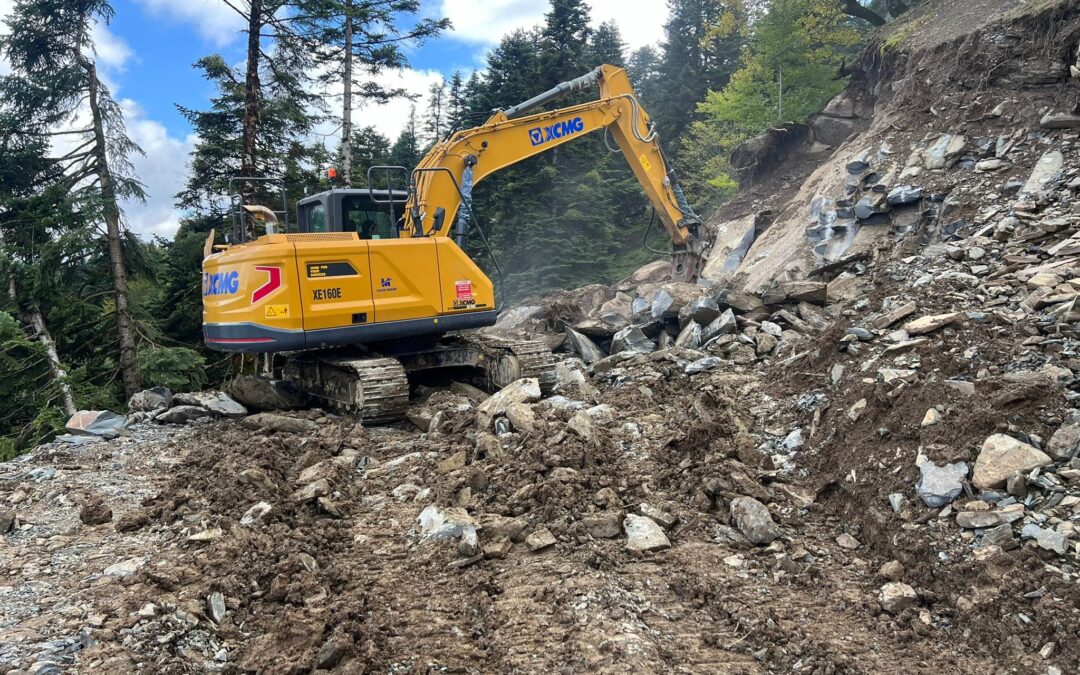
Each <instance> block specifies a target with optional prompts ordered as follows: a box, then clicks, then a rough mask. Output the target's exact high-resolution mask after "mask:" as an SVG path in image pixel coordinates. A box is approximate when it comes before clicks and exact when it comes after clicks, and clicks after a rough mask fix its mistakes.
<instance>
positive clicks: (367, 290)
mask: <svg viewBox="0 0 1080 675" xmlns="http://www.w3.org/2000/svg"><path fill="white" fill-rule="evenodd" d="M202 290H203V329H204V333H205V339H206V343H207V346H209V347H212V348H214V349H218V350H222V351H241V352H283V351H296V350H303V349H316V348H321V347H331V346H336V345H350V344H363V343H370V342H379V341H389V340H395V339H398V338H403V337H409V336H417V335H431V334H436V335H437V334H442V333H446V332H449V331H454V330H464V329H468V328H477V327H481V326H487V325H491V324H494V323H495V318H496V308H495V292H494V288H493V286H492V283H491V280H490V279H488V277H487V276H486V275H485V274H484V273H483V272H482V271H481V270H480V268H479V267H477V266H476V264H475V263H474V262H473V261H472V260H471V259H470V258H469V256H468V255H466V254H465V252H464V251H462V250H461V248H459V247H458V245H457V244H456V243H454V241H453V240H451V239H449V238H447V237H437V236H436V237H426V238H423V239H419V238H400V239H375V240H364V239H360V237H359V235H358V234H357V233H356V232H333V233H309V234H272V235H266V236H263V237H259V238H258V239H256V240H254V241H251V242H248V243H246V244H241V245H238V246H230V247H229V248H227V249H226V250H224V251H221V252H218V253H214V254H212V255H210V256H208V257H207V258H206V259H205V260H204V261H203V289H202Z"/></svg>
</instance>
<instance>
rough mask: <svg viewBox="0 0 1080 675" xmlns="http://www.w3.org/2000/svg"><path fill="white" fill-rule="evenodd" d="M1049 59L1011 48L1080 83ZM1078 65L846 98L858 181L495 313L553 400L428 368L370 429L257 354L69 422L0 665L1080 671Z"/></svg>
mask: <svg viewBox="0 0 1080 675" xmlns="http://www.w3.org/2000/svg"><path fill="white" fill-rule="evenodd" d="M913 11H918V10H913ZM1055 16H1056V17H1057V18H1058V19H1059V20H1061V21H1064V19H1062V18H1061V16H1058V15H1055ZM1069 21H1070V22H1069V23H1068V26H1073V25H1074V24H1075V25H1077V26H1080V19H1078V18H1076V17H1074V18H1073V19H1070V20H1069ZM1010 31H1014V32H1015V27H1007V29H1002V31H1001V32H1000V33H995V32H990V33H987V35H988V36H989V37H986V39H985V41H984V42H985V43H986V44H989V43H991V42H992V43H993V44H995V45H997V44H999V43H1001V42H1002V41H1001V40H998V38H996V37H994V36H996V35H999V34H1005V35H1011V34H1012V32H1010ZM963 39H967V38H963ZM971 39H972V40H974V41H975V43H976V44H984V42H979V40H982V38H978V39H976V38H971ZM958 40H960V43H958V44H956V45H947V46H949V47H950V49H952V47H954V46H955V47H956V49H952V50H951V51H950V52H949V53H950V54H952V53H954V52H955V53H961V52H962V53H963V54H966V55H967V56H965V57H964V58H969V59H970V58H974V57H972V56H971V53H972V51H973V49H972V47H971V44H968V43H967V42H963V40H961V39H959V38H958ZM1008 44H1021V43H1017V42H1009V43H1008ZM961 47H963V49H960V48H961ZM974 51H975V52H978V50H977V49H975V50H974ZM935 54H937V55H940V52H933V54H931V56H933V55H935ZM1042 54H1043V53H1042V52H1039V54H1038V58H1035V57H1034V56H1033V57H1032V58H1031V59H1029V60H1027V61H1021V62H1017V63H1013V64H1012V65H1010V67H1009V68H1008V69H1004V70H1007V71H1008V72H1007V73H1006V74H1008V75H1009V77H1014V76H1015V77H1021V76H1023V77H1037V78H1040V79H1039V81H1040V82H1042V81H1043V80H1045V79H1046V77H1047V75H1046V73H1047V72H1051V71H1052V72H1051V74H1052V73H1058V75H1055V76H1054V77H1060V78H1065V77H1068V73H1070V72H1071V71H1069V69H1068V68H1067V67H1066V64H1064V62H1062V63H1060V64H1059V63H1057V62H1056V61H1046V58H1045V57H1044V56H1043V55H1042ZM928 58H929V57H928ZM1070 58H1073V60H1075V54H1072V55H1070ZM912 59H914V56H912ZM1040 59H1041V60H1040ZM1043 61H1046V63H1043ZM913 63H914V64H915V65H913V66H912V68H922V67H924V66H923V65H919V64H920V63H923V62H921V61H918V60H914V61H913ZM1040 63H1043V65H1042V66H1040V65H1039V64H1040ZM924 65H925V64H924ZM1070 65H1071V64H1070ZM1074 67H1075V66H1074ZM1040 68H1041V69H1040ZM1004 70H1003V72H1004ZM893 72H894V74H895V73H902V72H904V71H903V70H902V69H900V70H896V71H893ZM920 72H921V71H920ZM1076 72H1078V73H1080V71H1076ZM1017 73H1019V75H1018V74H1017ZM1057 82H1058V81H1057V80H1054V79H1052V78H1051V79H1050V80H1047V81H1046V83H1044V84H1043V85H1038V86H1045V87H1046V89H1036V88H1031V87H1029V88H1025V89H1016V84H1015V82H1013V83H1012V84H1008V83H1000V84H999V85H994V86H993V87H990V88H988V89H985V90H982V89H980V90H979V91H978V92H974V93H973V92H966V91H964V92H961V93H956V94H955V96H956V97H957V100H952V99H950V100H952V102H953V103H955V104H956V105H953V106H942V105H935V104H927V106H926V110H918V111H915V112H911V110H910V109H909V108H903V106H904V105H910V102H908V103H905V102H904V101H900V102H896V101H894V102H893V103H890V104H888V106H886V107H884V108H882V107H881V106H884V105H885V104H884V103H881V102H878V103H877V104H876V105H878V109H877V112H874V110H873V109H874V105H875V103H874V101H868V100H865V99H863V100H851V98H850V97H851V96H853V94H852V93H851V91H849V92H845V94H843V95H842V96H841V97H840V98H839V99H838V100H836V101H834V102H833V103H832V104H830V106H829V107H828V108H827V109H826V113H827V114H828V116H830V118H835V119H837V120H841V119H842V120H845V123H844V124H843V125H841V126H842V127H843V128H840V127H839V126H838V127H837V128H836V129H834V131H836V134H834V135H835V136H836V138H833V139H832V142H833V145H834V146H836V147H834V148H833V149H831V150H830V152H831V153H832V154H831V155H830V157H829V163H830V164H829V167H833V168H837V169H838V173H837V175H836V176H832V178H835V179H836V180H833V179H832V178H831V179H829V180H825V179H824V178H822V175H823V174H826V173H828V171H824V170H822V171H821V172H820V173H819V174H818V173H816V174H814V175H813V176H811V177H808V178H807V179H806V180H805V181H804V182H803V185H802V187H798V186H796V187H793V188H792V189H791V190H789V191H788V193H786V194H785V195H783V197H782V198H783V199H784V200H785V201H784V203H783V204H782V205H781V206H780V207H779V208H778V209H777V211H776V213H774V214H773V215H772V216H769V217H766V216H765V215H762V214H751V215H750V216H749V217H748V218H743V219H741V220H739V222H740V223H742V224H743V225H748V226H749V227H750V228H751V231H752V232H751V234H752V235H753V236H750V237H746V236H744V233H742V232H735V233H734V234H735V235H737V236H732V240H733V241H734V240H738V242H740V243H739V246H738V248H737V250H736V249H729V248H724V247H720V248H715V249H714V252H713V253H714V258H715V259H714V260H713V261H711V263H712V264H711V266H710V268H711V269H713V270H716V269H721V268H723V269H725V270H726V271H725V273H724V275H722V278H714V279H712V280H711V281H706V282H704V283H702V284H683V283H671V282H670V281H668V280H667V279H668V278H669V276H670V266H669V265H668V264H667V263H664V262H659V263H654V264H651V265H648V266H646V267H644V268H642V269H640V270H638V271H637V272H635V273H634V274H633V275H631V276H630V277H628V278H627V279H624V280H623V281H621V282H619V283H617V284H613V285H611V286H604V285H593V286H589V287H586V288H583V289H578V290H575V291H561V292H557V293H552V294H549V295H547V296H545V297H543V298H536V299H533V300H529V301H526V302H524V303H522V304H521V305H520V306H518V307H516V308H514V309H512V310H510V311H507V312H506V313H504V315H503V317H502V319H501V320H500V323H499V325H498V326H497V327H496V328H495V329H496V330H499V331H509V332H517V333H521V334H526V335H528V336H530V337H536V338H540V339H543V340H545V341H546V342H547V343H548V344H549V345H550V346H551V347H552V349H553V351H554V352H555V354H556V358H557V361H558V366H557V369H556V374H557V381H556V383H555V385H554V388H553V390H552V391H550V392H546V390H541V387H540V386H539V383H538V382H537V381H535V380H529V379H524V380H519V381H517V382H515V383H513V384H511V385H510V386H507V387H505V388H503V389H502V390H501V391H499V392H495V393H491V392H486V391H482V390H480V389H478V388H476V387H475V386H472V385H471V384H467V383H465V382H454V383H452V384H450V385H448V386H444V385H443V384H440V385H439V386H434V385H433V384H432V383H430V382H427V383H425V382H422V381H417V382H414V383H413V390H414V391H413V393H414V398H413V400H412V402H411V403H410V408H409V411H408V419H407V421H405V422H402V423H400V424H397V425H393V426H371V425H364V424H363V422H362V421H361V420H358V419H356V418H355V417H354V416H350V415H347V414H340V413H337V412H334V411H331V410H323V409H320V408H318V407H312V402H311V401H307V400H305V399H304V397H303V396H300V395H298V394H297V393H296V392H295V391H292V390H291V389H290V388H289V387H288V386H286V385H284V384H283V383H280V382H274V381H271V380H265V379H262V378H252V377H243V376H242V377H240V378H238V379H237V380H236V381H234V382H232V383H230V384H229V385H228V387H226V392H225V393H222V392H201V393H188V394H180V393H176V394H174V393H172V392H168V391H166V390H148V391H145V392H141V393H140V394H138V395H136V396H135V397H133V398H132V400H131V401H130V403H129V414H128V416H127V417H126V418H125V417H123V416H118V415H112V414H106V413H101V412H95V411H84V412H82V413H80V414H79V415H77V416H76V418H73V420H72V423H71V425H70V431H71V434H72V435H71V436H70V437H62V438H60V439H58V440H57V441H55V442H53V443H50V444H47V445H45V446H42V447H40V448H37V449H36V450H35V451H34V452H32V453H30V454H28V455H25V456H23V457H20V458H18V459H17V460H15V461H13V462H9V463H6V464H3V465H0V606H2V607H3V610H4V611H3V612H2V613H0V635H2V637H0V667H2V668H3V669H6V670H7V671H9V672H35V673H41V672H54V671H56V670H59V669H63V668H70V667H77V668H79V669H81V670H85V671H94V672H98V671H104V672H128V671H131V670H136V669H146V670H151V671H170V672H179V671H190V670H200V671H234V670H243V671H271V672H286V671H287V672H293V671H308V670H341V671H344V672H353V671H357V670H371V671H392V672H405V671H409V672H412V671H444V670H446V671H462V672H473V671H475V672H549V671H557V670H558V671H561V670H574V671H587V670H600V671H611V672H615V671H618V672H660V671H681V670H685V671H710V672H713V671H729V670H730V671H732V672H779V671H792V672H895V671H896V670H897V669H898V665H897V664H904V665H903V667H902V668H901V669H906V670H926V671H927V672H929V671H931V670H933V671H934V672H948V673H952V672H955V673H961V672H965V673H966V672H979V671H984V670H985V671H987V672H1005V671H1008V672H1032V673H1046V674H1047V675H1056V674H1061V673H1069V672H1073V671H1075V668H1076V663H1078V662H1080V644H1078V643H1077V642H1076V639H1075V636H1076V632H1077V630H1078V628H1080V617H1078V614H1077V607H1080V531H1078V527H1080V407H1078V405H1077V402H1078V400H1080V377H1078V376H1080V358H1078V355H1077V353H1076V352H1077V345H1078V344H1080V342H1078V340H1080V335H1078V331H1080V309H1078V308H1077V307H1076V300H1077V297H1080V127H1077V126H1076V121H1075V115H1072V114H1071V113H1067V112H1066V110H1067V109H1066V107H1065V106H1064V105H1063V104H1062V101H1061V99H1060V98H1059V97H1057V96H1056V93H1054V92H1057V91H1058V90H1059V89H1060V87H1059V86H1058V84H1057ZM1029 84H1030V83H1029ZM893 85H896V86H893ZM912 86H914V85H912V83H911V82H907V83H904V82H900V81H897V82H892V83H890V82H882V83H879V86H878V87H877V89H878V90H879V94H880V92H881V91H886V92H892V93H894V94H895V93H896V92H905V91H908V90H909V89H910V88H911V87H912ZM1034 86H1035V85H1032V87H1034ZM995 87H996V88H995ZM1001 87H1009V89H1002V88H1001ZM1014 90H1015V91H1014ZM1005 91H1008V92H1010V93H1009V95H1007V96H1006V95H1004V94H1003V92H1005ZM1048 92H1050V93H1048ZM961 94H962V95H961ZM998 94H1002V95H1001V96H998ZM945 95H946V96H953V94H945ZM965 96H967V97H968V98H964V97H965ZM845 97H847V98H845ZM961 104H962V105H961ZM889 106H891V107H889ZM897 106H900V107H899V108H897ZM848 109H851V110H853V111H854V110H857V111H859V118H854V117H849V116H847V113H845V112H844V111H845V110H848ZM898 109H899V110H906V111H907V112H908V113H909V114H910V115H911V116H913V119H910V120H908V122H909V123H908V124H897V123H896V120H897V119H898V118H897V117H895V116H889V115H887V114H884V113H883V112H882V110H884V111H886V112H891V113H895V112H896V111H897V110H898ZM852 114H853V113H852ZM871 116H872V117H875V118H879V117H880V118H881V119H884V120H887V121H888V123H883V122H880V121H879V120H877V121H875V122H874V123H873V124H871V125H870V127H869V128H868V129H866V130H864V131H862V132H857V131H856V129H857V128H858V124H859V123H860V122H859V120H862V119H865V118H868V117H871ZM905 119H906V118H905ZM846 120H850V121H846ZM834 126H835V125H834ZM841 132H843V133H841ZM853 132H854V133H856V135H855V136H854V137H852V138H851V139H850V140H847V141H845V140H844V138H845V137H846V135H847V134H850V133H853ZM829 167H826V168H829ZM837 176H838V178H837ZM764 210H765V209H763V211H764ZM774 216H775V217H774ZM770 223H771V225H770ZM791 223H794V224H795V227H794V229H789V231H778V229H777V228H779V229H783V228H786V227H788V226H789V225H790V224H791ZM714 225H715V223H714ZM769 241H783V242H786V243H788V244H790V245H791V246H796V247H799V250H798V251H796V252H794V253H793V252H791V251H780V250H771V251H767V252H765V253H762V252H761V250H760V247H761V246H763V245H765V244H766V243H768V242H769ZM763 242H764V243H763ZM788 254H791V255H790V256H788ZM796 254H797V255H796ZM785 256H787V257H785ZM799 256H801V258H799ZM795 258H799V259H800V260H803V261H805V260H809V261H812V264H810V265H805V264H802V263H799V264H794V263H793V264H790V265H788V264H784V265H780V266H779V267H776V269H775V270H774V273H771V274H768V275H766V274H765V273H763V272H762V271H761V270H762V268H763V267H764V266H767V265H770V264H773V263H776V261H777V260H789V259H790V260H794V259H795ZM729 262H730V263H731V264H730V265H729V264H728V263H729ZM755 279H756V280H761V279H764V281H763V282H762V283H755ZM73 439H76V440H73ZM80 439H81V440H80Z"/></svg>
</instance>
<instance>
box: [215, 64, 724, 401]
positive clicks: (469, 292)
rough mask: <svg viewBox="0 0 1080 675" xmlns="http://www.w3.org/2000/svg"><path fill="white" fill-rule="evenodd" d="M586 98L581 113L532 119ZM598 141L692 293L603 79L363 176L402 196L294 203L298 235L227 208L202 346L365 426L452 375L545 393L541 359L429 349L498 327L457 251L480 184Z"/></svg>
mask: <svg viewBox="0 0 1080 675" xmlns="http://www.w3.org/2000/svg"><path fill="white" fill-rule="evenodd" d="M596 85H598V86H599V89H600V97H599V98H598V99H597V100H595V101H590V102H586V103H581V104H577V105H572V106H568V107H564V108H559V109H556V110H550V111H542V112H534V111H536V110H537V109H538V108H540V107H542V106H544V105H546V104H548V103H550V102H552V101H555V100H557V99H559V98H562V97H564V96H567V95H569V94H571V93H574V92H577V91H582V90H584V89H587V88H590V87H593V86H596ZM600 130H604V131H606V132H608V133H610V134H611V136H612V137H613V138H614V139H615V141H616V143H617V144H618V146H619V148H620V149H621V150H622V153H623V155H624V156H625V157H626V160H627V162H628V163H629V165H630V168H631V169H632V171H633V173H634V176H635V177H636V178H637V180H638V182H639V183H640V184H641V186H642V188H643V189H644V191H645V193H646V195H647V196H648V198H649V200H650V201H651V202H652V204H653V207H654V209H655V211H656V214H657V216H658V217H659V220H660V222H661V223H662V224H663V226H664V228H665V230H666V231H667V233H668V235H669V237H670V238H671V241H672V245H673V262H674V267H673V269H674V273H673V276H674V277H675V278H676V279H678V280H694V279H696V277H697V275H698V273H699V271H700V268H701V265H702V261H703V259H704V254H705V246H706V245H705V242H704V241H703V240H702V238H701V232H700V221H699V220H698V218H697V216H696V215H694V213H693V211H692V210H691V208H690V206H689V205H688V204H687V202H686V199H685V198H684V197H683V194H682V191H681V189H680V188H679V184H678V180H677V178H676V176H675V173H674V171H673V170H672V168H671V167H670V165H669V163H668V160H667V158H666V157H665V155H664V153H663V150H662V148H661V147H660V144H659V141H658V139H657V135H656V132H655V130H654V128H653V125H652V123H651V122H650V120H649V117H648V115H647V114H646V113H645V111H644V110H643V109H642V108H641V105H640V104H639V103H638V101H637V98H636V97H635V95H634V92H633V89H632V88H631V87H630V82H629V80H628V78H627V76H626V73H625V72H624V71H623V70H622V69H621V68H616V67H614V66H609V65H605V66H600V67H599V68H597V69H595V70H594V71H592V72H590V73H588V74H586V75H584V76H582V77H579V78H576V79H574V80H570V81H568V82H565V83H563V84H560V85H558V86H557V87H555V88H553V89H551V90H549V91H547V92H544V93H543V94H540V95H539V96H536V97H534V98H532V99H529V100H528V101H525V102H523V103H521V104H519V105H517V106H514V107H512V108H509V109H507V110H499V111H495V112H494V113H493V114H492V115H491V117H490V118H489V119H488V120H487V121H486V122H485V123H484V124H482V125H480V126H478V127H475V128H472V129H466V130H462V131H458V132H456V133H453V134H451V135H450V136H449V137H447V138H445V139H443V140H442V141H440V142H439V143H437V144H436V145H435V146H434V147H433V148H432V149H431V150H430V151H428V153H427V154H426V155H425V156H424V157H423V159H421V161H420V163H419V164H418V165H417V166H416V168H414V169H412V170H411V171H408V170H406V169H404V168H402V167H373V168H372V170H371V171H369V178H370V177H372V176H373V175H375V176H377V175H380V172H384V173H385V174H386V177H387V182H388V183H389V182H390V177H391V175H392V173H393V172H395V171H399V172H403V173H404V174H406V181H404V182H405V184H406V185H407V188H408V189H407V190H390V189H384V190H376V189H372V188H365V189H335V190H330V191H327V192H323V193H320V194H317V195H313V196H311V197H307V198H305V199H302V200H300V202H299V204H298V208H297V225H298V229H299V231H298V232H287V231H286V232H280V231H279V228H278V226H277V220H276V216H275V214H274V212H272V211H270V210H269V209H266V208H265V207H254V208H253V207H251V206H245V205H243V201H244V200H243V198H242V197H241V196H240V195H236V196H235V197H234V198H233V203H234V206H235V207H236V208H235V209H234V212H235V214H236V215H234V224H233V228H232V238H231V239H232V240H231V241H230V242H229V243H228V244H227V245H225V246H216V247H215V246H213V243H212V237H213V234H211V239H209V240H208V242H207V247H206V250H207V251H208V252H209V253H208V254H207V255H206V256H205V259H204V260H203V332H204V337H205V341H206V344H207V346H209V347H211V348H213V349H217V350H221V351H232V352H242V353H285V354H286V362H285V366H284V368H283V373H284V375H285V376H286V377H287V378H289V379H291V380H293V381H294V382H296V383H297V384H299V385H300V386H301V387H302V388H303V389H305V390H306V391H307V392H308V393H310V394H312V395H314V396H316V397H318V398H321V399H324V400H326V401H328V402H330V403H331V404H333V405H336V406H339V407H342V408H347V409H352V410H357V411H359V412H360V413H361V414H362V415H363V416H364V418H365V419H368V420H376V421H384V420H390V419H395V418H397V417H400V416H401V415H402V414H403V413H404V408H405V405H406V404H407V402H408V392H409V383H408V379H407V376H408V374H409V373H413V372H421V371H428V370H438V369H444V368H455V369H468V370H470V371H471V372H474V373H475V378H476V381H477V382H478V383H479V384H482V385H485V386H487V387H488V388H489V389H494V388H498V387H501V386H504V385H505V384H508V383H509V382H512V381H513V380H515V379H518V378H520V377H535V378H536V379H537V380H538V381H539V383H540V384H541V386H542V387H544V388H548V387H550V386H551V385H552V384H553V383H554V359H553V356H552V354H551V353H550V350H548V349H547V348H546V347H545V346H543V345H542V344H540V343H532V342H528V341H520V340H505V339H502V338H498V337H496V336H493V335H487V334H470V335H459V336H458V337H444V336H447V335H448V334H456V333H459V332H460V331H466V330H469V329H475V328H482V327H485V326H491V325H493V324H494V323H495V321H496V319H497V317H498V310H499V308H498V306H497V304H496V293H495V287H494V284H493V282H492V280H491V279H490V278H489V277H488V276H487V275H486V274H485V273H484V272H483V271H482V270H481V269H480V267H479V266H478V265H477V264H476V263H475V262H474V261H473V260H472V259H471V258H470V257H469V256H468V255H467V254H466V253H465V252H464V250H463V248H462V247H463V246H464V242H465V240H466V238H467V237H468V236H469V234H470V232H471V231H473V230H474V229H475V230H476V231H477V232H478V234H480V235H481V237H482V236H483V232H482V231H480V230H479V228H478V227H477V226H476V223H475V218H474V215H473V210H472V190H473V187H474V186H475V185H476V184H477V183H479V182H481V181H482V180H483V179H484V178H486V177H487V176H489V175H491V174H492V173H495V172H497V171H499V170H501V169H503V168H505V167H507V166H510V165H513V164H515V163H517V162H520V161H522V160H524V159H526V158H528V157H532V156H535V155H537V154H540V153H543V152H546V151H547V150H549V149H551V148H554V147H557V146H558V145H561V144H563V143H567V142H570V141H572V140H575V139H576V138H578V137H580V136H583V135H585V134H588V133H591V132H593V131H600ZM236 180H237V181H242V180H253V181H259V180H262V179H236ZM370 183H372V181H371V180H369V184H370ZM260 185H265V184H264V183H260ZM282 201H283V202H286V203H287V198H286V197H285V196H284V194H283V199H282ZM286 216H287V214H286ZM258 223H262V224H264V226H265V227H266V231H267V233H266V234H264V235H263V236H259V237H257V238H255V237H252V238H249V237H248V236H247V232H248V230H249V227H248V225H249V224H258ZM285 226H286V230H287V228H288V218H287V217H286V218H285ZM483 241H484V243H485V245H486V239H484V240H483ZM214 249H218V250H216V251H215V250H214ZM489 253H490V249H489ZM492 259H493V260H494V256H493V255H492ZM495 264H496V267H497V265H498V263H497V261H496V263H495Z"/></svg>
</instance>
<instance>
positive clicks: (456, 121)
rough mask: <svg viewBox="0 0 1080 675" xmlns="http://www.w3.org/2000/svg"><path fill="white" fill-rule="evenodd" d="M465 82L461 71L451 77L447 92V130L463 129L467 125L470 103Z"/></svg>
mask: <svg viewBox="0 0 1080 675" xmlns="http://www.w3.org/2000/svg"><path fill="white" fill-rule="evenodd" d="M465 96H466V88H465V81H464V80H463V79H462V77H461V71H460V70H455V71H454V72H453V74H452V75H451V76H450V84H449V86H448V88H447V92H446V127H447V130H448V131H449V130H456V129H462V128H464V125H465V117H466V115H468V112H469V111H468V101H466V100H465Z"/></svg>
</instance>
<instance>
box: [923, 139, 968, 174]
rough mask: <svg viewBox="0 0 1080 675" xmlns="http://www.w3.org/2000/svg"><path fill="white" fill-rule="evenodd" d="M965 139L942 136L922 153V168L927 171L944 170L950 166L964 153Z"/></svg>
mask: <svg viewBox="0 0 1080 675" xmlns="http://www.w3.org/2000/svg"><path fill="white" fill-rule="evenodd" d="M966 145H967V139H966V138H965V137H964V136H954V135H953V134H942V135H941V136H939V137H938V139H937V141H935V142H934V144H933V145H931V146H930V147H929V148H927V149H926V150H923V152H922V161H923V166H925V167H926V168H927V169H944V168H947V167H948V166H950V165H952V163H953V162H954V161H956V160H957V159H958V158H959V157H960V155H961V154H962V153H963V152H964V147H965V146H966Z"/></svg>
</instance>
